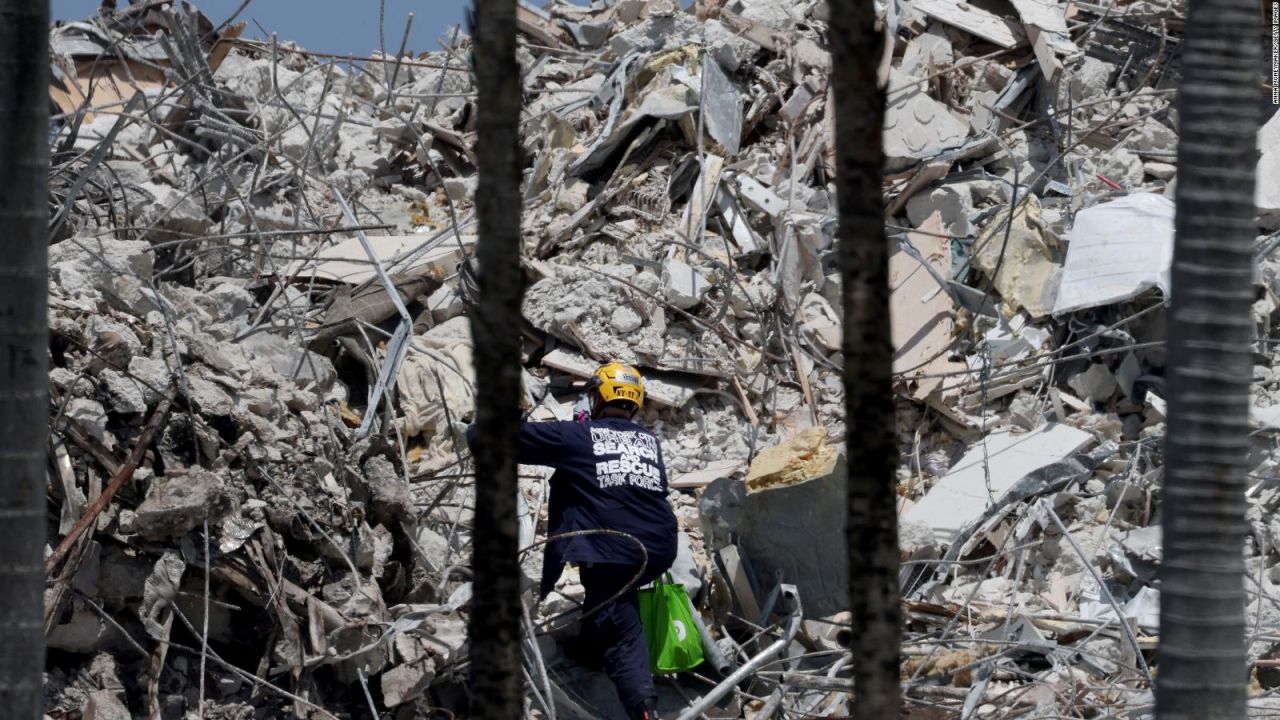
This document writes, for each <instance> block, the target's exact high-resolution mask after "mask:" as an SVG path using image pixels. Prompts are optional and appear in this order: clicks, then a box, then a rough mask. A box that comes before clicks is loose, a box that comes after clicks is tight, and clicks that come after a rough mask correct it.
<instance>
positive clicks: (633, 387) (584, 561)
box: [467, 362, 677, 720]
mask: <svg viewBox="0 0 1280 720" xmlns="http://www.w3.org/2000/svg"><path fill="white" fill-rule="evenodd" d="M588 393H589V401H590V407H591V410H590V414H589V416H587V417H579V418H577V419H576V420H574V421H560V422H538V423H523V424H522V425H521V428H520V438H519V443H518V445H517V450H516V459H517V461H518V462H520V463H523V464H526V465H546V466H548V467H552V468H555V470H556V472H555V474H554V475H552V476H551V499H550V502H549V504H548V524H547V534H548V537H551V538H555V537H556V536H558V535H561V534H563V533H572V532H574V531H579V530H600V529H607V530H618V531H621V532H623V533H626V534H627V535H630V536H631V537H634V538H635V539H636V540H639V541H640V542H641V543H643V544H644V547H645V550H646V551H647V553H648V562H647V563H646V564H645V566H644V572H643V574H641V576H640V578H639V579H638V580H636V573H637V572H639V571H640V566H641V564H642V562H643V561H644V555H643V554H642V553H641V552H640V549H639V547H637V546H636V542H635V541H634V540H631V539H630V538H627V537H622V536H618V535H611V534H603V533H596V534H590V533H588V534H583V535H577V536H572V537H566V538H564V539H559V540H555V539H553V540H551V541H550V542H549V543H548V544H547V545H546V559H545V561H544V564H543V572H542V583H541V587H540V594H541V596H542V597H546V595H547V594H548V593H550V592H551V590H552V589H554V587H555V584H556V581H557V580H558V579H559V578H560V575H561V573H562V572H563V571H564V566H565V564H566V563H574V564H576V565H577V566H578V569H579V573H580V576H581V579H582V586H583V588H585V590H586V599H585V603H584V608H583V612H584V613H586V612H591V611H593V610H594V611H595V612H594V614H592V615H591V616H590V617H588V618H587V619H586V620H585V621H584V626H583V628H582V639H583V640H585V641H587V644H588V645H594V647H591V648H590V649H588V650H587V652H594V653H597V654H596V659H598V661H599V662H600V663H601V665H602V666H603V668H604V671H605V672H606V673H607V674H608V676H609V679H610V680H612V681H613V684H614V687H615V688H617V691H618V696H619V697H620V699H621V700H622V704H623V707H625V708H627V713H628V717H629V718H632V719H633V720H654V719H655V718H656V717H657V714H656V712H655V707H656V705H657V692H656V690H655V688H654V684H653V676H652V675H651V674H650V673H649V649H648V646H647V644H646V642H645V635H644V627H643V626H642V624H641V621H640V605H639V597H638V589H639V588H640V586H642V585H647V584H649V583H651V582H653V581H654V580H655V579H656V578H657V577H659V576H660V575H662V574H663V573H664V572H666V571H667V570H668V569H670V567H671V565H672V563H673V562H675V557H676V533H677V530H676V518H675V514H674V513H673V512H672V510H671V505H670V504H669V503H668V502H667V473H666V468H665V466H664V465H663V462H662V449H661V447H660V446H659V444H658V438H657V437H655V436H654V434H653V433H651V432H650V431H649V430H647V429H645V428H644V427H643V426H641V425H639V424H637V423H636V422H634V420H633V418H634V417H635V415H636V413H637V412H639V410H640V408H641V407H643V405H644V394H645V393H644V380H643V378H642V377H641V376H640V373H639V371H637V370H636V369H635V368H633V367H630V366H627V365H623V364H621V363H616V362H615V363H609V364H608V365H604V366H603V367H600V368H599V369H597V370H596V371H595V373H594V375H593V376H592V378H591V381H590V386H589V388H588ZM475 432H476V430H475V425H472V426H470V427H469V428H467V441H468V444H470V445H472V446H473V447H474V446H475ZM619 592H621V595H619V596H618V597H617V598H614V596H615V595H618V593H619Z"/></svg>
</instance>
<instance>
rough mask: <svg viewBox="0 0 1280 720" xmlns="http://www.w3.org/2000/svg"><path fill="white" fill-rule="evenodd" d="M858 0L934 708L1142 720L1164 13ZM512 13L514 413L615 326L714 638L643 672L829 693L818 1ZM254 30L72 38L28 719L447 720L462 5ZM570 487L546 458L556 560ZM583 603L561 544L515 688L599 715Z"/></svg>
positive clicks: (673, 684) (834, 376)
mask: <svg viewBox="0 0 1280 720" xmlns="http://www.w3.org/2000/svg"><path fill="white" fill-rule="evenodd" d="M881 10H882V17H883V21H884V30H885V37H886V40H887V42H886V50H885V55H884V59H883V62H882V65H881V73H880V74H881V78H882V80H883V82H884V83H885V84H887V87H888V103H889V107H888V114H887V119H886V126H885V136H884V143H885V149H886V155H887V162H888V166H887V168H886V181H885V202H886V206H887V210H888V215H889V216H890V220H889V225H888V234H889V236H890V237H891V239H892V242H893V243H894V247H895V254H894V256H893V257H892V260H891V275H892V290H893V318H892V320H893V333H894V342H895V345H896V347H897V354H896V356H895V359H894V364H895V368H894V369H895V380H896V383H897V385H896V387H897V390H898V392H899V403H898V418H899V422H898V432H899V437H900V447H901V450H902V453H901V456H902V465H901V467H900V470H899V495H900V506H901V518H902V533H901V536H902V543H901V544H902V560H903V565H902V578H901V580H902V587H903V590H904V593H905V597H906V602H907V626H906V628H905V636H904V648H905V653H906V656H907V662H906V665H905V666H904V670H903V672H904V680H906V681H907V682H906V683H905V688H906V698H907V702H908V703H910V704H911V705H912V707H913V708H914V710H913V712H915V713H925V714H928V713H937V714H938V716H943V715H949V714H952V713H959V714H962V715H963V716H965V717H970V716H984V717H985V716H996V715H1006V714H1010V713H1012V714H1016V715H1018V716H1039V717H1049V716H1058V715H1067V714H1083V713H1088V714H1089V715H1090V716H1100V715H1103V714H1106V715H1111V714H1119V713H1129V714H1134V715H1141V714H1143V713H1144V712H1146V711H1147V710H1148V709H1149V707H1150V705H1151V684H1150V681H1151V669H1150V667H1149V665H1148V662H1149V661H1150V660H1151V659H1152V658H1153V650H1154V647H1155V643H1156V639H1157V637H1158V627H1157V624H1156V620H1157V614H1156V610H1157V598H1158V594H1157V593H1158V590H1157V589H1156V588H1155V587H1154V585H1153V579H1154V568H1155V567H1156V566H1157V565H1158V563H1159V558H1160V552H1159V550H1160V540H1159V537H1160V536H1159V515H1158V497H1159V478H1160V474H1161V457H1160V440H1161V437H1162V434H1163V419H1164V415H1163V412H1164V407H1165V403H1164V399H1163V397H1162V387H1163V380H1162V369H1163V365H1164V354H1163V347H1162V341H1163V336H1164V333H1163V328H1164V307H1165V304H1164V298H1166V297H1167V292H1168V266H1169V261H1170V257H1171V248H1172V233H1173V230H1172V218H1173V204H1172V201H1171V193H1170V190H1171V187H1172V184H1173V183H1174V182H1176V179H1175V177H1174V173H1175V166H1174V164H1173V163H1174V157H1175V149H1176V143H1177V135H1176V132H1175V128H1176V114H1175V111H1174V110H1173V108H1172V105H1171V102H1172V98H1173V93H1174V90H1175V88H1176V84H1177V81H1178V79H1179V63H1180V54H1179V37H1180V32H1181V24H1182V17H1183V10H1182V8H1181V7H1180V6H1179V5H1178V4H1174V5H1172V6H1171V5H1168V4H1161V3H1155V2H1150V1H1148V0H1136V1H1134V2H1127V3H1118V4H1114V5H1105V6H1095V5H1089V4H1085V3H1071V4H1063V3H1058V2H1052V1H1051V0H1011V2H996V1H994V0H993V1H992V2H984V3H974V4H969V3H964V2H959V1H958V0H913V2H907V3H897V2H891V3H887V4H886V7H882V8H881ZM519 21H520V30H521V34H522V44H521V47H520V51H519V52H520V61H521V64H522V66H523V70H524V88H525V94H526V104H525V115H524V118H523V125H522V130H523V145H524V149H525V151H526V158H527V164H526V173H525V182H524V188H523V190H524V198H525V201H526V204H525V208H524V218H525V248H524V250H525V252H524V267H525V270H526V272H527V273H528V277H529V279H530V281H531V282H530V287H529V290H528V293H527V296H526V300H525V306H524V317H523V320H522V322H521V323H520V326H519V327H518V328H515V327H513V332H515V331H519V332H520V333H521V334H522V337H523V338H524V339H525V344H524V347H525V352H524V356H523V358H522V359H523V361H524V366H525V368H526V374H525V392H526V395H527V397H526V400H527V405H528V407H530V408H531V409H532V413H531V417H532V419H551V418H560V419H568V418H569V417H571V409H572V407H573V405H574V403H575V402H576V401H577V399H578V393H579V388H580V385H578V384H576V383H578V381H580V380H581V379H582V378H585V377H587V376H588V375H589V374H590V372H591V370H592V369H593V368H594V367H595V365H596V364H597V363H598V362H600V361H603V360H605V359H609V360H619V361H622V362H626V363H630V364H634V365H636V366H638V367H640V368H643V369H644V370H645V372H646V377H648V378H651V382H650V383H649V385H648V397H649V398H650V401H651V402H650V408H649V409H647V410H646V414H645V416H644V418H643V422H644V423H645V424H646V425H649V426H650V427H653V428H654V430H655V432H656V433H657V434H658V436H659V437H660V438H661V440H662V442H663V454H664V456H665V458H666V461H667V467H668V469H669V471H670V472H671V478H670V479H671V487H672V493H671V501H672V503H673V505H674V506H675V507H676V509H677V515H678V517H679V518H680V522H681V528H682V533H681V545H682V555H681V558H680V560H679V561H678V562H677V567H676V576H677V578H678V579H679V580H680V581H681V582H683V583H684V584H685V585H686V587H687V588H688V590H689V592H690V596H691V597H692V598H693V600H694V604H695V606H696V609H697V610H698V612H699V615H700V618H701V619H702V620H703V622H704V624H705V627H703V628H701V631H702V632H703V633H704V636H705V638H706V642H707V645H708V648H709V649H713V650H714V651H713V652H711V653H710V655H709V657H710V661H709V664H708V668H707V670H706V672H705V673H698V674H695V675H693V676H691V677H681V678H678V679H671V680H670V681H669V682H664V683H660V687H662V689H663V691H664V697H663V701H662V702H663V705H662V709H663V710H664V711H667V712H670V713H671V715H672V716H673V717H674V716H680V717H696V716H697V713H694V714H692V715H691V714H690V711H687V710H686V708H688V707H690V706H694V708H695V709H696V710H698V712H701V709H699V708H702V709H707V710H708V714H709V716H711V717H747V718H769V717H802V716H805V717H807V716H819V717H839V716H842V713H843V711H844V704H845V702H846V700H847V698H848V693H849V692H850V690H851V685H850V682H851V681H850V680H849V676H850V673H849V667H848V658H847V654H846V652H845V650H844V647H845V646H846V645H847V643H848V638H849V636H850V633H852V632H857V628H852V627H851V626H850V625H849V622H848V618H847V615H845V614H844V613H843V612H842V609H843V608H844V606H845V601H846V597H845V593H846V588H847V584H848V580H849V578H848V577H847V571H846V569H845V568H846V565H845V554H844V552H845V551H844V546H843V522H844V494H845V481H844V459H843V456H842V453H841V452H840V448H841V446H842V445H843V443H844V442H845V426H844V421H843V412H844V410H843V408H844V404H843V389H842V387H841V382H840V369H841V355H840V342H841V333H840V323H841V304H840V277H839V273H838V271H837V270H836V267H835V262H834V260H835V258H834V254H835V250H834V247H833V242H834V233H835V215H834V206H835V200H836V198H835V191H834V183H833V179H832V175H831V173H832V168H833V153H834V149H835V142H836V137H835V131H834V128H835V124H834V123H835V119H834V117H833V103H832V102H831V96H830V92H831V90H830V86H829V84H828V77H829V74H830V70H831V58H830V55H829V53H828V51H827V49H826V46H825V42H824V38H823V34H824V32H825V29H826V7H825V4H824V3H822V2H819V1H818V0H786V1H783V2H777V1H776V0H727V1H725V0H720V1H712V0H707V1H705V2H700V3H697V4H695V5H694V6H693V7H692V8H690V9H689V10H684V9H682V8H681V7H680V5H679V4H677V3H675V2H673V1H672V0H616V1H614V2H599V1H598V2H596V3H595V4H594V5H593V6H591V7H579V6H576V5H570V4H567V3H552V4H551V5H549V6H548V7H547V8H545V9H544V8H537V7H534V6H532V5H529V4H526V3H523V2H522V3H521V4H520V6H519ZM1153 28H1158V29H1153ZM242 29H243V26H241V25H231V24H223V25H222V26H215V25H214V24H213V23H212V22H211V21H210V20H209V19H208V18H207V17H205V16H204V15H202V14H200V13H199V12H198V11H196V10H194V9H182V8H178V7H176V6H175V5H174V4H172V3H170V2H168V1H167V0H161V1H158V2H147V3H140V4H137V5H133V6H130V7H129V8H127V9H124V10H120V11H103V12H102V13H100V14H99V15H98V16H97V17H95V18H93V19H90V20H87V21H85V22H78V23H68V24H65V25H62V26H60V27H57V28H55V29H54V30H53V33H52V35H51V42H52V50H53V57H54V60H53V70H54V81H53V84H52V85H51V88H50V97H51V100H52V101H53V102H54V103H55V104H56V106H57V107H58V108H59V109H60V110H61V114H60V115H58V116H57V118H56V122H55V124H54V127H52V128H51V131H50V138H51V142H52V143H53V145H54V155H53V170H52V175H51V188H52V195H53V197H52V202H53V203H54V212H53V213H52V217H53V221H52V233H51V243H52V245H51V247H50V254H49V255H50V263H49V271H50V327H51V330H52V342H51V351H52V353H53V366H54V367H53V370H52V371H51V373H50V391H51V393H52V396H53V399H54V401H55V403H56V408H55V409H56V414H55V417H54V420H53V426H52V439H51V451H50V455H51V466H50V475H49V495H50V498H51V504H50V507H51V508H52V509H53V512H54V513H55V515H56V517H54V520H53V521H52V522H51V526H50V536H49V544H50V561H49V566H50V567H49V571H50V585H49V589H48V591H47V606H48V610H47V617H46V628H47V635H48V644H49V648H50V654H49V667H48V673H47V681H48V682H47V687H48V711H47V712H48V714H49V715H50V716H51V717H54V718H91V719H95V720H106V719H110V720H115V719H117V718H128V717H132V716H134V715H141V714H147V715H151V716H162V717H185V716H187V715H190V714H192V713H195V714H198V715H200V716H204V717H221V718H248V717H262V716H270V717H278V716H295V717H344V718H345V717H372V716H377V717H396V718H410V717H452V716H454V715H456V714H460V713H465V708H466V692H465V679H466V674H467V669H468V662H469V660H468V652H467V645H466V637H465V618H466V613H467V608H468V602H469V592H470V586H469V583H468V580H469V576H470V567H471V557H470V551H469V541H470V534H469V533H470V520H471V512H472V502H471V498H472V496H473V493H472V489H471V483H472V476H471V475H470V474H469V471H470V462H469V457H468V455H467V451H466V444H465V442H462V441H461V440H460V439H459V437H458V436H457V433H456V428H457V424H458V423H459V422H462V421H466V420H468V419H469V418H470V417H471V414H472V412H473V410H474V388H473V386H472V378H473V376H474V371H473V368H472V365H471V348H472V344H471V337H470V325H469V321H468V319H467V307H468V303H469V302H470V301H471V300H472V299H473V298H474V285H473V283H472V282H471V278H472V272H473V266H472V265H471V264H470V262H469V258H470V256H471V253H472V248H473V247H474V244H475V241H476V237H475V227H476V223H475V217H474V212H473V208H474V205H473V200H474V192H475V188H476V175H475V164H474V155H473V146H474V143H475V141H476V138H475V132H474V125H475V95H474V89H475V88H474V81H473V78H472V75H471V69H470V64H469V62H470V60H469V40H468V39H467V38H466V37H465V36H464V35H462V34H461V33H457V32H455V33H454V34H453V35H452V36H451V37H450V38H449V39H448V42H447V43H446V44H445V46H444V48H443V49H442V50H439V51H433V52H426V53H422V54H419V55H413V54H407V53H405V52H404V50H403V49H401V51H400V52H397V53H394V54H392V53H387V52H385V49H384V52H383V53H381V54H378V55H375V56H374V57H371V58H350V57H334V56H326V55H323V54H319V53H312V52H308V51H306V50H305V49H302V48H299V47H296V46H294V45H292V44H289V43H281V42H277V41H276V40H274V39H273V40H271V41H251V40H245V39H243V38H241V36H240V35H241V30H242ZM1260 148H1261V150H1262V158H1261V160H1260V165H1259V172H1260V178H1265V177H1270V176H1273V175H1275V174H1277V173H1280V120H1275V119H1272V120H1271V121H1270V122H1269V123H1268V125H1267V126H1266V128H1265V129H1264V131H1263V133H1262V134H1261V135H1260ZM1275 187H1280V183H1267V182H1265V181H1264V180H1262V179H1260V182H1259V196H1258V205H1259V211H1260V223H1261V224H1262V226H1263V227H1264V228H1268V229H1273V228H1274V227H1275V225H1276V224H1277V221H1276V218H1277V217H1280V201H1277V200H1276V199H1274V198H1272V197H1271V195H1273V194H1274V190H1275ZM1277 245H1280V242H1278V241H1277V238H1276V236H1275V235H1268V236H1264V237H1262V238H1260V242H1259V248H1258V267H1259V274H1258V291H1259V301H1258V304H1257V306H1256V319H1257V323H1258V346H1257V362H1258V364H1257V366H1256V367H1255V379H1256V380H1257V385H1256V403H1255V405H1256V408H1255V410H1256V422H1257V424H1258V425H1259V434H1258V443H1257V456H1256V458H1255V461H1256V464H1257V470H1256V471H1255V474H1254V477H1255V478H1256V484H1254V485H1253V487H1252V488H1251V490H1250V492H1249V500H1250V503H1251V505H1250V507H1251V509H1250V518H1251V522H1252V529H1253V533H1252V537H1253V543H1252V545H1251V547H1250V558H1249V562H1248V564H1249V568H1250V575H1249V578H1248V580H1247V583H1248V587H1249V590H1250V593H1251V597H1252V598H1253V600H1252V602H1251V604H1250V607H1249V609H1248V612H1249V620H1250V623H1252V624H1255V626H1256V627H1258V628H1259V632H1258V633H1257V634H1256V636H1255V637H1253V638H1252V639H1251V640H1252V645H1251V649H1250V657H1251V659H1252V660H1254V661H1255V678H1256V681H1257V683H1256V686H1257V687H1258V688H1259V694H1260V695H1262V696H1263V697H1260V698H1258V699H1257V700H1255V701H1254V702H1255V703H1256V704H1258V705H1262V706H1265V705H1269V704H1271V703H1272V702H1273V701H1272V700H1270V699H1269V698H1268V697H1267V695H1268V694H1269V693H1267V692H1266V690H1269V689H1270V688H1273V687H1274V686H1276V685H1277V684H1278V683H1280V676H1276V671H1275V667H1277V665H1280V660H1277V659H1274V658H1275V655H1274V653H1275V650H1276V644H1277V642H1280V635H1277V634H1275V633H1274V632H1272V630H1274V628H1275V621H1276V619H1277V613H1278V612H1280V592H1278V591H1277V589H1276V588H1275V586H1274V585H1273V582H1280V577H1276V576H1275V572H1274V571H1275V556H1274V548H1275V547H1276V546H1277V540H1276V538H1275V537H1274V536H1275V534H1276V532H1277V530H1276V528H1275V527H1273V525H1274V523H1271V522H1270V521H1269V520H1268V518H1269V517H1270V511H1271V510H1272V509H1273V508H1274V507H1275V504H1276V503H1277V502H1280V497H1278V496H1277V491H1278V488H1277V486H1276V484H1275V481H1274V479H1273V477H1274V472H1273V468H1274V465H1275V464H1276V463H1277V462H1280V457H1277V455H1276V452H1275V448H1274V444H1273V443H1272V442H1271V438H1272V437H1273V435H1274V432H1275V430H1277V429H1280V414H1277V412H1276V411H1275V408H1276V407H1280V406H1277V405H1274V404H1273V401H1272V397H1273V395H1274V393H1275V392H1276V391H1277V381H1278V379H1277V377H1276V375H1275V373H1274V371H1273V367H1272V365H1273V357H1274V354H1273V353H1272V352H1271V348H1272V343H1271V332H1272V327H1273V319H1274V313H1275V310H1276V309H1277V301H1276V292H1277V289H1280V288H1278V286H1277V283H1278V282H1280V278H1278V274H1280V273H1278V272H1277V270H1278V268H1280V265H1277V263H1276V261H1274V260H1273V259H1272V257H1271V255H1272V252H1273V251H1274V250H1275V248H1276V247H1277ZM1103 267H1106V268H1107V271H1106V272H1101V269H1102V268H1103ZM547 476H548V473H546V472H544V470H543V469H542V468H524V469H523V470H522V476H521V498H520V499H521V505H520V507H521V541H522V545H523V546H525V547H527V548H529V550H528V551H527V552H525V553H524V554H523V555H522V563H523V565H524V568H525V573H526V575H527V577H529V578H536V577H537V575H538V566H539V563H540V548H539V547H538V546H537V545H535V542H534V540H535V537H536V535H537V532H538V531H539V530H540V528H541V524H542V523H543V522H544V517H543V514H544V510H543V508H544V505H545V496H546V487H545V484H546V478H547ZM797 599H798V601H797ZM581 600H582V588H581V586H580V585H578V584H577V583H576V582H575V578H574V576H573V574H572V572H571V573H569V574H568V576H567V577H566V578H565V579H564V580H562V583H561V586H560V587H559V588H558V589H557V591H556V592H555V593H553V594H552V595H551V596H550V597H549V598H548V599H547V600H546V601H545V602H543V603H542V604H541V605H540V606H531V607H529V608H528V610H529V615H528V620H527V623H526V625H527V627H526V629H527V631H528V641H527V642H526V643H525V650H526V661H527V671H528V673H529V676H528V683H527V687H528V691H529V698H528V703H527V706H528V713H529V714H530V715H531V716H538V717H556V716H558V717H581V718H592V717H614V716H615V715H616V713H617V712H618V710H617V708H616V706H615V704H616V700H615V699H614V698H613V697H612V695H611V692H610V690H609V685H608V683H607V681H605V680H604V679H603V677H602V676H599V675H596V674H593V673H589V672H587V671H585V670H583V669H581V668H577V667H575V666H573V665H572V664H571V663H568V662H567V661H566V660H564V659H563V658H562V657H561V656H560V650H559V642H560V641H561V640H563V639H565V638H566V637H567V636H569V635H571V634H572V633H573V632H574V631H575V627H574V624H573V610H574V609H575V608H576V607H577V606H578V604H579V603H580V602H581ZM766 655H767V657H766ZM753 658H754V659H755V660H756V662H755V663H752V662H751V661H752V660H753ZM740 667H748V668H750V669H751V672H750V674H749V677H748V678H747V680H746V681H744V682H743V683H740V684H739V683H735V682H730V683H727V684H726V683H725V682H722V680H721V679H722V678H725V677H731V674H732V673H733V671H734V670H735V669H736V668H740ZM740 674H741V673H740ZM731 679H732V678H731ZM699 697H701V698H702V699H703V700H702V702H701V703H700V704H699V703H697V702H696V699H697V698H699ZM611 703H614V704H611Z"/></svg>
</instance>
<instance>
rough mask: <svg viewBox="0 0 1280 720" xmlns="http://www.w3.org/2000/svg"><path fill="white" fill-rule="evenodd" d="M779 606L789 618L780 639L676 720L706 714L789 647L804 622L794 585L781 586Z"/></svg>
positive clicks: (688, 719)
mask: <svg viewBox="0 0 1280 720" xmlns="http://www.w3.org/2000/svg"><path fill="white" fill-rule="evenodd" d="M781 596H782V597H781V604H783V605H784V606H790V610H791V616H790V618H789V619H788V620H787V628H786V632H785V633H784V634H783V636H782V638H781V639H779V640H777V641H776V642H774V643H773V644H772V645H770V646H769V647H767V648H765V649H764V650H761V651H760V653H759V654H757V655H756V656H755V657H753V658H751V659H750V660H748V661H747V662H746V664H744V665H743V666H742V667H740V668H738V669H737V670H735V671H734V672H733V674H731V675H730V676H729V677H727V678H725V679H724V680H723V681H721V683H720V684H719V685H717V686H715V687H714V688H713V689H712V690H711V691H710V692H708V693H707V694H706V695H703V696H702V698H701V699H699V700H698V701H697V702H696V703H694V704H693V705H692V706H690V707H689V709H688V710H685V711H684V712H683V713H681V715H680V717H679V718H678V720H696V719H697V718H698V717H700V716H701V715H702V713H704V712H706V711H707V709H708V708H710V707H711V706H712V705H715V704H716V702H718V701H719V700H720V698H722V697H724V696H725V695H728V694H729V692H731V691H732V690H733V689H734V688H735V687H737V685H738V683H740V682H742V681H743V680H745V679H746V678H747V677H749V676H750V675H752V674H754V673H755V672H756V671H757V670H759V669H760V668H761V667H763V666H764V664H765V663H767V662H769V661H770V660H772V659H773V658H774V657H775V656H777V655H779V654H780V653H781V652H782V651H783V650H786V649H787V647H789V646H790V645H791V641H792V640H794V639H795V637H796V632H798V631H799V630H800V623H801V622H802V621H803V620H804V612H803V611H802V609H801V607H800V593H799V592H798V591H797V590H796V587H795V586H794V585H783V586H782V593H781Z"/></svg>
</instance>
